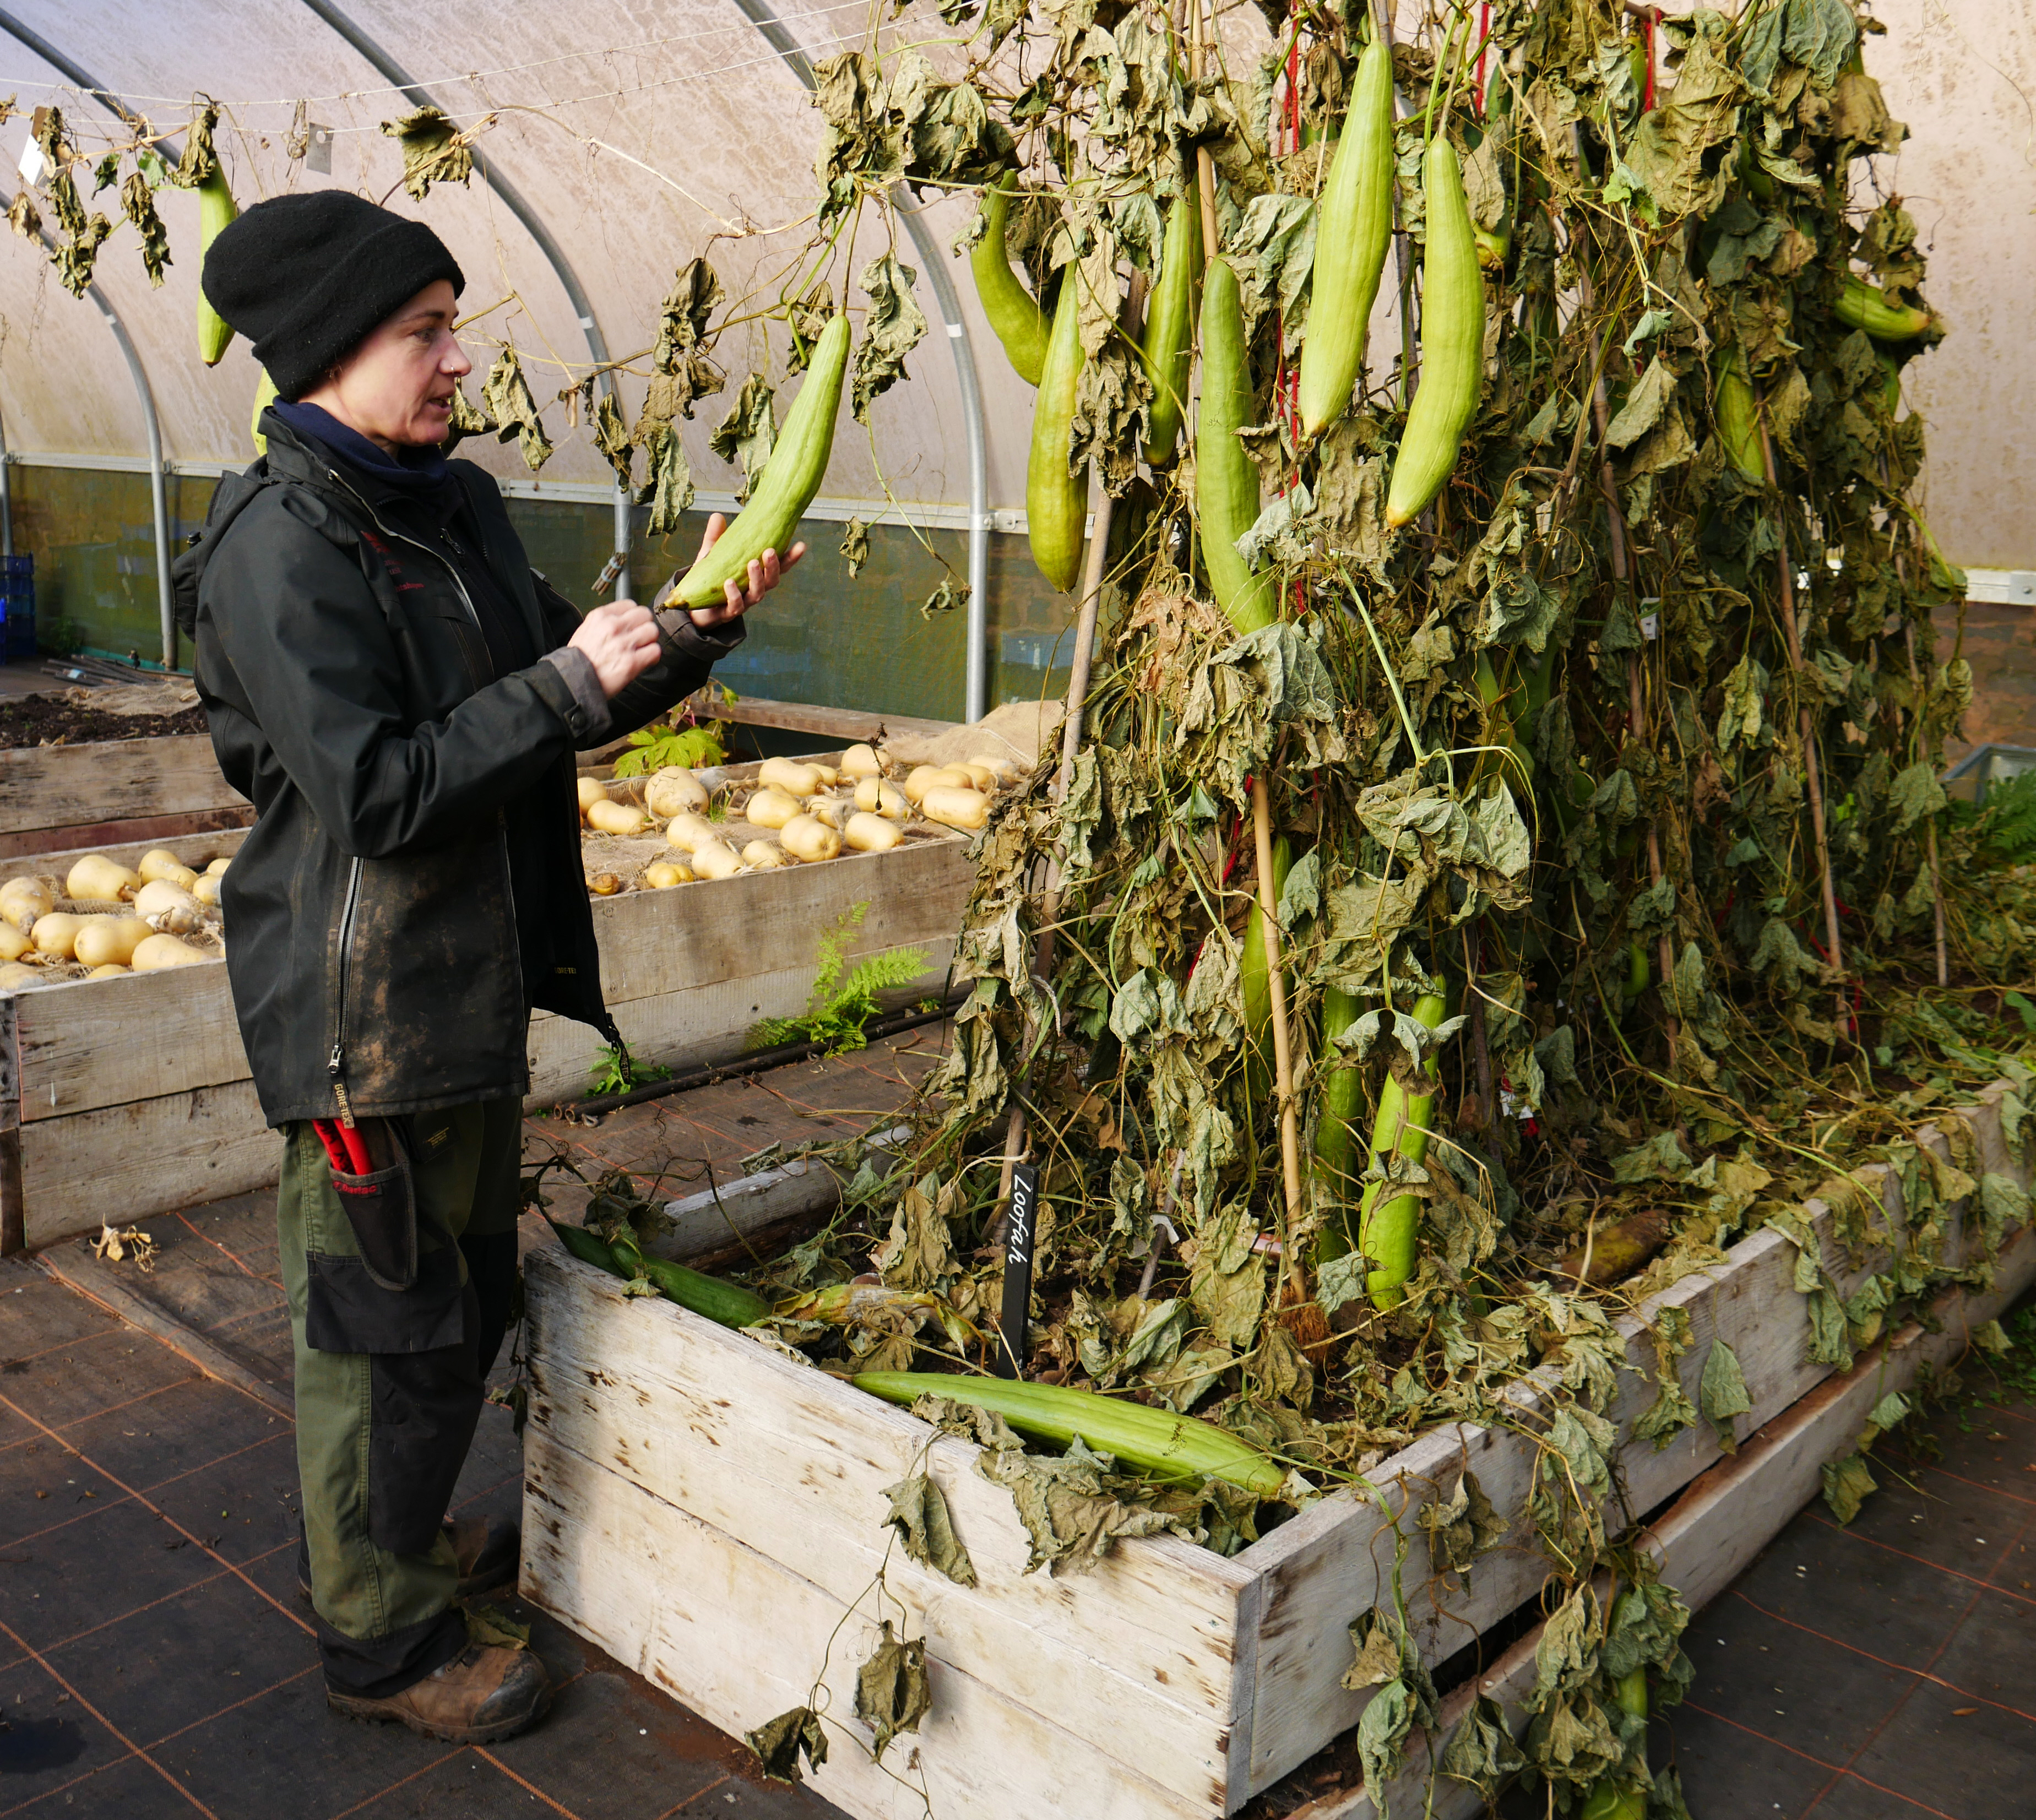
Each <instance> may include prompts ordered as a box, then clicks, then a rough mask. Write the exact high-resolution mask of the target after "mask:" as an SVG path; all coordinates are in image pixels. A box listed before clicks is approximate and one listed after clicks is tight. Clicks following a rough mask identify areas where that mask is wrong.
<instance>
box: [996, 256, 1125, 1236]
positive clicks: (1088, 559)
mask: <svg viewBox="0 0 2036 1820" xmlns="http://www.w3.org/2000/svg"><path fill="white" fill-rule="evenodd" d="M1074 281H1075V280H1074V274H1073V271H1072V270H1070V271H1069V274H1068V276H1067V277H1066V279H1065V283H1068V284H1073V282H1074ZM1144 300H1145V275H1144V273H1142V272H1137V273H1133V274H1132V279H1131V284H1130V287H1129V290H1128V291H1127V292H1126V294H1125V300H1124V309H1123V312H1122V316H1121V317H1120V318H1119V321H1120V323H1121V325H1122V326H1123V328H1124V330H1125V333H1127V334H1130V335H1133V337H1134V338H1135V335H1136V332H1137V327H1138V318H1139V314H1140V311H1141V310H1142V309H1143V307H1144ZM1115 504H1116V502H1115V501H1114V499H1111V498H1110V491H1109V489H1108V488H1104V489H1103V493H1102V496H1101V497H1100V498H1099V499H1098V500H1097V502H1096V507H1095V526H1094V528H1093V529H1092V530H1091V532H1090V533H1089V541H1088V552H1087V553H1086V555H1085V556H1084V560H1083V563H1082V578H1081V596H1080V601H1081V604H1080V606H1079V608H1077V609H1076V613H1075V653H1074V663H1073V667H1072V668H1071V669H1069V672H1068V695H1067V705H1066V707H1065V708H1064V709H1063V710H1062V712H1061V763H1060V768H1059V769H1058V771H1056V772H1055V773H1054V782H1053V801H1054V802H1055V803H1056V804H1058V803H1060V802H1061V801H1063V800H1064V799H1065V797H1066V796H1067V793H1068V787H1069V785H1070V784H1071V783H1072V782H1073V781H1074V774H1075V759H1076V756H1078V755H1079V754H1080V751H1081V740H1082V725H1083V721H1084V716H1085V713H1086V710H1087V708H1088V684H1089V677H1090V675H1091V673H1092V671H1093V669H1094V667H1095V624H1096V618H1097V614H1098V611H1099V605H1100V602H1101V601H1102V598H1103V570H1104V567H1105V566H1106V564H1107V563H1108V561H1109V552H1110V523H1111V521H1112V519H1113V518H1114V515H1115V514H1114V507H1115ZM1060 914H1061V853H1060V851H1059V850H1058V847H1057V848H1056V850H1055V851H1054V860H1053V868H1052V872H1051V874H1050V876H1049V878H1048V879H1047V880H1046V889H1045V891H1044V892H1043V894H1042V895H1041V901H1040V914H1039V941H1038V943H1037V944H1036V946H1035V948H1034V949H1033V958H1032V972H1033V975H1034V977H1035V978H1039V979H1050V978H1052V977H1053V967H1054V947H1055V945H1056V944H1055V943H1054V928H1055V925H1057V924H1058V922H1059V921H1060ZM1038 1037H1039V1027H1038V1025H1037V1024H1036V1023H1034V1021H1033V1020H1032V1019H1031V1017H1029V1016H1028V1017H1027V1019H1026V1020H1025V1053H1027V1055H1030V1054H1031V1052H1032V1049H1033V1046H1034V1045H1035V1042H1037V1040H1038ZM1025 1123H1026V1121H1025V1098H1024V1091H1023V1087H1022V1085H1021V1084H1020V1083H1013V1086H1012V1095H1011V1114H1010V1117H1009V1119H1008V1120H1007V1121H1005V1128H1004V1159H1003V1161H1002V1162H1001V1164H1000V1165H999V1166H998V1168H997V1219H996V1221H995V1227H996V1230H997V1231H998V1232H1000V1233H1001V1230H1002V1228H1003V1223H1004V1220H1005V1217H1006V1215H1008V1213H1009V1208H1010V1206H1011V1179H1012V1175H1013V1174H1015V1173H1016V1170H1017V1167H1018V1165H1019V1164H1020V1162H1024V1159H1025V1144H1026V1137H1025Z"/></svg>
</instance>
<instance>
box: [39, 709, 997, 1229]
mask: <svg viewBox="0 0 2036 1820" xmlns="http://www.w3.org/2000/svg"><path fill="white" fill-rule="evenodd" d="M136 743H137V744H145V743H146V742H139V741H138V742H136ZM243 838H245V836H244V834H243V833H241V832H239V831H236V832H234V833H232V834H228V835H213V836H209V837H208V836H196V837H191V838H187V839H183V840H169V841H164V842H143V843H141V844H139V845H130V846H128V847H125V848H121V849H103V850H107V851H115V852H116V853H118V854H119V856H120V857H123V858H127V859H130V860H131V859H132V858H134V857H139V854H140V853H141V851H142V850H144V848H145V846H151V845H160V846H168V847H170V848H171V849H172V850H174V851H176V852H177V853H179V857H184V858H187V859H196V858H202V857H208V856H209V854H211V853H216V852H221V851H230V850H232V848H233V847H234V846H237V845H238V844H239V842H240V840H242V839H243ZM73 857H75V855H73V854H51V855H45V856H38V857H37V858H36V861H35V863H34V867H33V869H35V870H37V871H56V872H62V870H63V869H65V867H66V866H67V865H68V864H69V862H70V859H71V858H73ZM27 869H29V868H28V867H17V868H13V870H27ZM0 870H8V869H5V868H0ZM972 878H973V873H972V871H971V867H970V865H969V861H968V858H967V843H966V842H965V841H964V840H963V839H962V838H960V836H955V837H952V838H939V839H929V840H924V841H919V842H912V843H910V844H908V845H907V846H903V847H899V848H897V849H895V850H892V852H890V853H854V854H844V855H843V857H841V858H839V859H836V860H830V861H826V862H825V863H824V864H822V865H801V866H793V867H786V868H785V869H782V870H780V871H777V872H752V873H748V874H745V875H743V876H740V877H737V878H732V879H723V880H700V881H699V882H697V883H696V884H688V885H684V886H682V887H679V888H677V889H676V890H671V891H631V892H628V893H626V894H624V895H620V896H617V897H611V898H596V899H594V900H593V910H594V932H595V933H596V935H597V936H598V938H599V940H600V943H601V990H602V992H603V993H604V995H605V997H606V999H607V1000H608V1006H609V1010H610V1011H611V1012H613V1015H614V1017H615V1020H616V1024H617V1025H618V1026H619V1027H620V1029H621V1031H622V1034H623V1037H624V1040H625V1041H626V1042H628V1044H629V1046H630V1048H631V1050H632V1053H634V1054H635V1055H636V1056H638V1057H639V1058H642V1059H643V1060H647V1061H660V1062H665V1063H673V1062H677V1061H685V1062H697V1061H720V1060H723V1059H726V1057H730V1056H733V1055H737V1054H739V1053H741V1051H742V1049H744V1048H745V1046H746V1040H747V1038H748V1032H749V1031H750V1029H751V1027H752V1026H753V1025H754V1024H755V1023H756V1022H757V1020H758V1019H760V1018H766V1017H784V1016H791V1015H794V1014H795V1013H797V1012H801V1011H803V1010H804V1009H805V1004H806V1000H807V997H808V994H809V991H810V989H811V987H812V984H813V964H814V959H815V942H816V938H817V937H818V936H820V934H821V933H824V931H826V930H827V929H829V928H831V926H832V925H834V923H835V921H836V919H837V918H839V917H840V916H841V915H842V914H843V912H845V911H848V910H852V909H853V908H854V906H855V905H857V904H858V903H862V902H867V903H868V904H869V910H868V911H867V913H866V914H865V917H864V919H863V921H862V925H861V926H860V928H859V929H857V930H856V932H855V933H854V935H853V936H852V937H851V938H850V940H849V941H848V943H847V944H846V951H847V953H848V954H849V955H851V956H857V955H865V954H872V953H876V952H878V951H882V950H884V949H888V948H922V949H924V950H925V951H926V954H927V956H928V961H927V965H926V970H925V971H924V973H923V974H922V975H921V976H920V978H919V979H918V981H916V982H914V983H913V984H912V985H910V986H907V987H906V988H903V989H900V990H899V992H897V993H893V994H891V995H888V996H889V997H890V998H891V999H892V1000H893V1001H894V1002H899V1003H903V1002H907V1001H909V1000H911V999H913V998H916V997H924V996H926V994H928V993H938V992H939V991H940V989H941V986H942V985H943V983H944V978H945V975H946V972H947V968H948V962H949V959H951V957H952V954H953V951H954V943H955V936H956V932H957V931H958V930H959V929H960V925H961V918H962V911H963V906H964V905H965V904H966V902H967V897H968V892H969V889H970V886H971V881H972ZM602 1046H603V1045H602V1041H601V1037H600V1036H599V1035H598V1034H597V1033H596V1032H595V1031H592V1030H590V1029H589V1028H588V1027H586V1026H585V1025H584V1024H580V1023H575V1022H573V1021H572V1020H571V1019H565V1018H560V1017H555V1016H551V1015H550V1014H549V1013H547V1012H540V1013H538V1015H537V1016H536V1017H535V1018H534V1019H533V1020H532V1022H531V1027H530V1074H531V1083H530V1102H529V1103H530V1104H531V1105H532V1106H548V1105H551V1104H552V1103H554V1102H557V1101H559V1100H561V1099H574V1098H579V1096H580V1095H582V1094H583V1093H584V1092H586V1091H587V1089H588V1086H589V1081H590V1076H591V1073H592V1071H593V1069H594V1067H595V1065H596V1064H597V1062H598V1061H599V1059H600V1055H601V1049H602ZM281 1154H282V1153H281V1144H280V1142H279V1141H278V1140H277V1137H276V1136H275V1134H274V1133H273V1132H270V1130H269V1129H267V1127H266V1125H264V1123H263V1122H262V1112H261V1108H260V1106H259V1104H258V1102H257V1100H256V1098H255V1085H254V1083H253V1081H252V1080H251V1079H249V1077H248V1072H247V1056H246V1053H245V1052H244V1051H243V1049H242V1046H241V1042H240V1035H239V1027H238V1025H237V1023H236V1021H235V1019H234V1015H233V1005H232V997H231V994H230V993H229V990H228V985H227V979H226V969H225V967H224V965H221V964H207V965H203V966H198V967H179V968H173V969H169V970H164V971H163V972H160V973H149V974H132V975H130V976H128V977H126V978H117V979H105V980H79V981H77V982H72V983H70V984H66V985H48V986H39V987H36V988H33V989H29V990H26V991H23V992H19V993H0V1252H4V1251H9V1250H16V1249H21V1247H22V1246H23V1245H29V1246H36V1245H47V1244H49V1243H50V1242H51V1241H53V1240H55V1239H58V1238H64V1237H66V1236H67V1235H69V1234H73V1233H77V1232H83V1231H89V1230H95V1229H96V1227H97V1226H98V1224H99V1210H100V1208H108V1209H111V1210H113V1211H117V1212H118V1213H119V1215H120V1216H121V1217H122V1218H123V1219H138V1218H141V1217H145V1215H149V1214H151V1213H161V1212H166V1211H169V1210H170V1209H172V1208H179V1207H187V1206H190V1205H191V1204H194V1203H195V1202H198V1201H202V1200H211V1199H213V1198H215V1197H217V1196H221V1195H225V1194H236V1193H241V1192H243V1191H244V1190H246V1189H252V1188H259V1187H262V1186H264V1185H266V1184H268V1183H270V1182H272V1181H274V1180H275V1179H276V1174H277V1168H278V1166H279V1165H280V1162H281ZM88 1185H89V1193H88V1192H86V1189H87V1186H88Z"/></svg>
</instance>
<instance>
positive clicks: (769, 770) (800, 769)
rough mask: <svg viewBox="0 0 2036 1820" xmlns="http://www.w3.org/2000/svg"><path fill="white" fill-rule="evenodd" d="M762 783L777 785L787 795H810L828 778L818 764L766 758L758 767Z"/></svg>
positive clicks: (757, 774) (759, 779)
mask: <svg viewBox="0 0 2036 1820" xmlns="http://www.w3.org/2000/svg"><path fill="white" fill-rule="evenodd" d="M756 781H757V782H758V783H759V784H760V785H764V784H771V785H775V786H777V787H778V788H779V789H781V790H782V791H784V793H786V795H787V796H794V797H809V796H811V795H813V793H814V792H815V791H816V790H817V789H819V788H820V786H821V785H822V784H823V783H824V782H826V781H827V779H826V778H825V776H824V774H823V773H822V771H821V770H820V767H819V766H818V765H808V764H801V763H797V762H796V761H795V760H794V759H765V760H764V761H763V763H761V764H760V765H759V766H758V767H756Z"/></svg>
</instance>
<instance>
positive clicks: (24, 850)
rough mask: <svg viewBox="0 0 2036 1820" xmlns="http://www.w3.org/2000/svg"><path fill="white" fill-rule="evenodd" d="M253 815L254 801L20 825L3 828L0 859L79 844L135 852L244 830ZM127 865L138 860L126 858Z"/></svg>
mask: <svg viewBox="0 0 2036 1820" xmlns="http://www.w3.org/2000/svg"><path fill="white" fill-rule="evenodd" d="M254 820H255V810H254V808H253V806H252V805H251V804H247V803H242V804H239V806H238V807H237V808H223V809H187V810H185V811H183V812H182V813H180V814H178V815H172V816H124V817H122V818H120V819H119V820H111V821H90V822H73V823H67V824H66V825H65V826H64V827H60V828H19V829H17V830H16V831H14V832H13V834H0V862H4V861H8V860H19V861H24V862H32V863H35V864H38V865H40V864H43V856H45V855H47V854H51V853H56V852H58V851H68V850H74V849H75V850H77V851H80V852H83V851H91V852H95V853H110V852H114V851H119V852H121V853H128V852H131V853H134V854H135V855H137V856H139V855H140V854H141V853H145V852H147V851H148V850H149V848H150V847H154V846H173V845H174V844H175V842H177V841H179V840H188V839H190V838H192V837H193V836H197V837H198V838H203V837H205V835H207V834H213V833H221V832H224V831H228V830H232V831H237V832H239V833H242V834H244V833H246V831H247V829H248V827H250V826H251V825H252V823H253V822H254ZM120 863H121V864H122V865H133V864H134V861H133V860H131V859H123V860H122V861H121V862H120Z"/></svg>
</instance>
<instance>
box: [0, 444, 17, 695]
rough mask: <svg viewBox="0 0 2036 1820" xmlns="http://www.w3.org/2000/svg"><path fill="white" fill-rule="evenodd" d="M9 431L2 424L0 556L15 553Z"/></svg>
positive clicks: (0, 653) (2, 657)
mask: <svg viewBox="0 0 2036 1820" xmlns="http://www.w3.org/2000/svg"><path fill="white" fill-rule="evenodd" d="M8 466H9V461H8V456H7V429H6V424H4V423H0V556H13V553H14V482H13V476H12V475H11V474H9V473H8V472H7V469H8ZM5 661H6V653H5V652H4V651H0V663H4V662H5Z"/></svg>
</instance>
